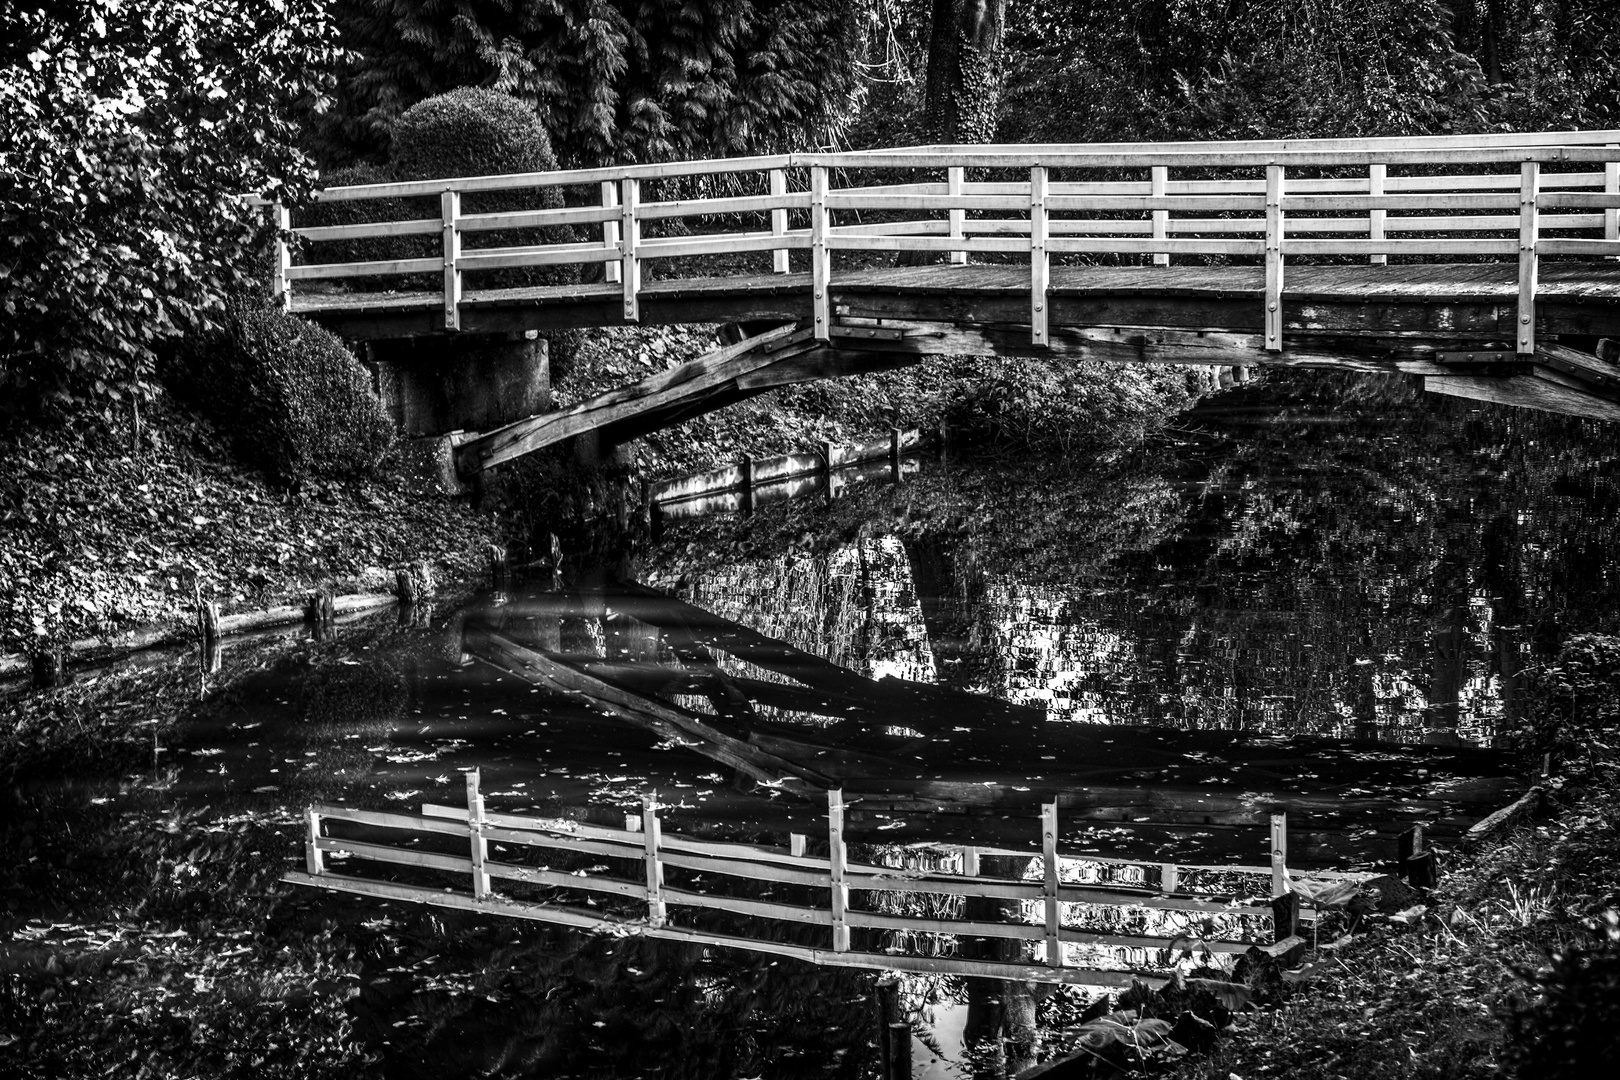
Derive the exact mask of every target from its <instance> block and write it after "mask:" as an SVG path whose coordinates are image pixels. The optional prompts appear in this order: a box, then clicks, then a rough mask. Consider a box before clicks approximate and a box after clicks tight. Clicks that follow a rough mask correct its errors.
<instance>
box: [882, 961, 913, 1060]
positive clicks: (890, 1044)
mask: <svg viewBox="0 0 1620 1080" xmlns="http://www.w3.org/2000/svg"><path fill="white" fill-rule="evenodd" d="M876 989H877V1000H876V1004H877V1022H878V1023H877V1027H878V1075H879V1076H881V1077H882V1080H911V1025H910V1024H908V1023H906V1020H905V1014H904V1013H902V1012H901V1009H900V980H899V979H898V978H896V977H895V976H893V975H885V976H883V977H882V978H881V979H879V980H878V981H877V987H876Z"/></svg>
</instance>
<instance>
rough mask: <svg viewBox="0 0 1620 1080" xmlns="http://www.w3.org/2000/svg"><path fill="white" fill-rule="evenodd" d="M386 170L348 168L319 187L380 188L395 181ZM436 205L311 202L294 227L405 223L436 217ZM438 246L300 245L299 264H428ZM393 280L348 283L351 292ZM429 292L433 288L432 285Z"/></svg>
mask: <svg viewBox="0 0 1620 1080" xmlns="http://www.w3.org/2000/svg"><path fill="white" fill-rule="evenodd" d="M395 179H396V177H395V176H394V174H393V172H392V171H391V170H390V169H386V168H383V167H382V166H380V165H349V166H345V167H344V168H341V169H333V170H331V171H330V172H324V173H322V174H321V178H320V183H321V187H323V188H329V187H350V186H354V185H359V184H386V183H390V182H391V181H393V180H395ZM438 216H439V204H438V200H437V199H434V200H428V199H365V200H363V201H349V202H318V203H311V204H310V205H308V206H307V207H304V208H303V209H301V210H300V211H299V212H298V215H297V218H298V220H297V221H296V222H295V223H294V224H296V225H299V226H313V227H321V226H331V225H358V224H360V223H361V222H368V223H369V222H377V221H405V220H409V219H411V218H424V217H438ZM441 244H442V241H441V240H440V239H439V235H438V234H437V233H434V234H432V235H430V236H373V237H367V238H365V239H363V240H333V241H323V242H321V243H318V244H308V243H306V244H305V246H304V249H303V257H302V259H301V261H303V262H310V263H339V262H381V261H383V260H385V259H423V258H428V259H431V258H433V257H434V256H436V255H438V254H439V252H440V250H441ZM404 280H405V279H403V278H399V277H370V278H350V279H349V280H348V284H349V285H350V286H351V287H353V288H359V289H371V288H399V287H400V284H401V282H403V281H404ZM435 287H437V284H436V283H435Z"/></svg>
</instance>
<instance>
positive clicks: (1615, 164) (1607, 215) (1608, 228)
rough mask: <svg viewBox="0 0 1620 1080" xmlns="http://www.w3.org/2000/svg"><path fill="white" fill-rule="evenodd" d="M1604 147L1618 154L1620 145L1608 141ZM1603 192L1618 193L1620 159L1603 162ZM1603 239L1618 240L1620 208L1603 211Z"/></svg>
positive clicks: (1612, 194)
mask: <svg viewBox="0 0 1620 1080" xmlns="http://www.w3.org/2000/svg"><path fill="white" fill-rule="evenodd" d="M1604 149H1606V150H1608V151H1609V152H1610V153H1612V154H1615V155H1617V156H1620V145H1616V144H1614V143H1610V144H1609V145H1608V146H1606V147H1604ZM1603 193H1604V194H1605V195H1610V196H1614V195H1620V160H1617V161H1605V162H1604V163H1603ZM1603 239H1605V240H1608V241H1609V242H1611V243H1614V242H1616V241H1620V209H1617V208H1615V207H1612V206H1611V207H1608V208H1607V209H1605V210H1604V211H1603ZM1609 258H1611V259H1620V255H1611V256H1609Z"/></svg>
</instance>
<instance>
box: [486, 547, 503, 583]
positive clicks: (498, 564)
mask: <svg viewBox="0 0 1620 1080" xmlns="http://www.w3.org/2000/svg"><path fill="white" fill-rule="evenodd" d="M506 583H507V571H506V548H504V547H502V546H501V545H500V544H491V545H489V587H490V588H492V589H504V588H506Z"/></svg>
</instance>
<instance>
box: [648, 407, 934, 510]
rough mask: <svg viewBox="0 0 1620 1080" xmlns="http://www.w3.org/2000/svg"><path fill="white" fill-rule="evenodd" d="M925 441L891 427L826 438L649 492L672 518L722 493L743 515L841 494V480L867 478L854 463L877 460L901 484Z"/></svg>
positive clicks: (916, 434)
mask: <svg viewBox="0 0 1620 1080" xmlns="http://www.w3.org/2000/svg"><path fill="white" fill-rule="evenodd" d="M921 445H922V436H921V434H920V433H919V432H917V431H915V430H911V431H905V430H902V429H900V428H893V429H891V430H890V432H889V434H888V435H887V436H885V437H883V438H881V439H874V440H869V441H867V442H859V443H853V444H847V445H846V444H840V443H831V442H824V443H822V444H821V447H820V449H819V450H817V451H816V452H815V453H808V454H783V455H780V456H778V457H768V458H756V457H745V458H743V459H742V460H741V461H739V462H737V463H736V464H734V465H727V466H724V467H723V468H719V469H711V470H709V471H708V472H701V473H692V474H691V475H689V476H679V477H675V478H673V479H669V480H662V481H659V482H658V483H656V484H654V485H653V486H652V488H651V490H650V491H649V493H648V497H649V499H650V501H651V502H652V505H653V506H654V508H655V509H657V510H658V512H659V513H660V514H661V515H665V516H669V517H683V516H687V514H686V512H687V511H688V509H689V508H695V509H693V510H692V512H708V511H709V510H711V509H714V508H715V507H714V506H713V503H714V501H715V500H716V499H719V498H722V497H726V498H725V501H726V503H727V504H728V505H730V504H733V503H734V504H735V507H736V509H738V510H740V511H741V512H743V513H745V514H746V513H749V512H751V511H752V510H753V509H754V508H755V506H757V505H759V504H760V503H764V502H771V501H775V500H777V499H792V498H796V497H798V496H799V495H801V494H805V493H807V492H810V491H824V492H826V494H827V497H828V498H837V496H838V492H839V490H840V489H841V488H842V487H843V486H844V484H843V483H841V482H840V481H843V482H847V481H848V480H850V479H866V476H865V473H864V472H863V471H861V470H858V469H857V468H856V467H857V466H861V465H868V464H873V463H879V464H881V465H882V466H883V467H882V468H879V469H875V470H873V472H874V474H875V475H877V476H881V477H883V478H886V479H889V480H891V481H892V482H894V483H897V484H898V483H901V482H902V480H903V479H904V472H903V470H902V459H903V458H904V457H905V456H906V455H908V454H912V453H915V452H916V450H917V449H918V448H919V447H921ZM732 496H734V498H730V497H732Z"/></svg>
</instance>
